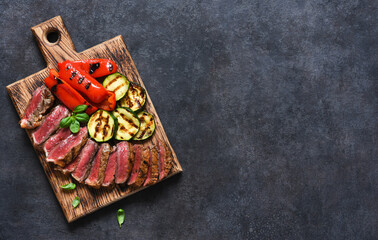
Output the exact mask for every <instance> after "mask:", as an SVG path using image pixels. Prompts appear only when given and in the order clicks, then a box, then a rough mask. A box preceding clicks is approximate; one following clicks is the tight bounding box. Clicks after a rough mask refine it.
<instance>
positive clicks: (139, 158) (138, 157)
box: [127, 144, 148, 186]
mask: <svg viewBox="0 0 378 240" xmlns="http://www.w3.org/2000/svg"><path fill="white" fill-rule="evenodd" d="M133 147H134V153H135V159H134V166H133V170H132V172H131V176H130V178H129V180H128V181H127V185H129V186H137V185H138V184H140V185H141V184H143V182H144V180H145V178H146V176H147V170H148V157H147V156H146V154H142V153H143V149H142V145H139V144H138V145H134V146H133ZM146 157H147V158H146ZM142 179H143V182H142V183H140V181H141V180H142ZM137 180H138V182H137ZM140 185H139V186H140Z"/></svg>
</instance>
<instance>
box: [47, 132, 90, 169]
mask: <svg viewBox="0 0 378 240" xmlns="http://www.w3.org/2000/svg"><path fill="white" fill-rule="evenodd" d="M87 140H88V130H87V127H82V128H80V130H79V132H78V133H75V134H71V135H70V136H68V138H66V139H64V140H63V141H62V142H60V143H59V144H58V145H56V146H55V147H54V148H53V149H52V150H51V152H50V154H49V155H48V156H47V158H46V161H47V162H52V163H55V164H56V165H58V166H60V167H64V166H65V165H66V164H68V163H70V162H71V161H72V160H73V158H75V157H76V155H77V154H78V153H79V151H80V149H81V147H82V146H83V145H84V144H85V143H86V142H87Z"/></svg>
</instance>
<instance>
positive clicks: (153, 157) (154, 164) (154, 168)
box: [143, 147, 159, 186]
mask: <svg viewBox="0 0 378 240" xmlns="http://www.w3.org/2000/svg"><path fill="white" fill-rule="evenodd" d="M148 150H149V154H150V157H149V160H148V162H149V164H148V165H149V166H148V171H147V178H146V181H145V182H144V184H143V186H148V185H152V184H155V183H156V182H157V181H158V178H159V165H158V161H159V160H158V156H157V155H158V154H157V150H156V148H155V147H153V148H148Z"/></svg>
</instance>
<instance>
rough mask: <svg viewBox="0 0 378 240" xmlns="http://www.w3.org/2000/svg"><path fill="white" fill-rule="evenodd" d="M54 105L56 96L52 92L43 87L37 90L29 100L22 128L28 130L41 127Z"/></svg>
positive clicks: (21, 121) (21, 123) (21, 124)
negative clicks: (45, 115) (45, 116)
mask: <svg viewBox="0 0 378 240" xmlns="http://www.w3.org/2000/svg"><path fill="white" fill-rule="evenodd" d="M53 104H54V96H53V95H52V93H51V92H50V90H49V89H48V88H47V87H46V86H45V85H42V86H40V87H39V88H37V89H36V90H35V91H34V93H33V96H32V98H31V99H30V100H29V103H28V106H27V107H26V110H25V113H24V116H23V117H22V118H21V120H20V126H21V127H22V128H26V129H34V128H36V127H38V126H39V125H41V122H42V119H43V115H44V113H46V111H47V110H49V109H50V108H51V107H52V105H53Z"/></svg>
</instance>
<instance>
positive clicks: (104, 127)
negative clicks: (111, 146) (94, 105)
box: [87, 110, 115, 142]
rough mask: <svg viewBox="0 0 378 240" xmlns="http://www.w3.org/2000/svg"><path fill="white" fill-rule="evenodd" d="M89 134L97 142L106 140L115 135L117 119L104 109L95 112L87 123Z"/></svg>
mask: <svg viewBox="0 0 378 240" xmlns="http://www.w3.org/2000/svg"><path fill="white" fill-rule="evenodd" d="M87 127H88V132H89V135H90V136H91V137H92V138H93V139H94V140H96V141H97V142H106V141H108V140H109V139H111V138H112V137H113V133H114V128H115V120H114V119H113V117H112V116H111V115H110V113H108V112H107V111H104V110H98V111H97V112H95V113H94V114H93V115H92V116H91V118H90V119H89V121H88V124H87Z"/></svg>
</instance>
